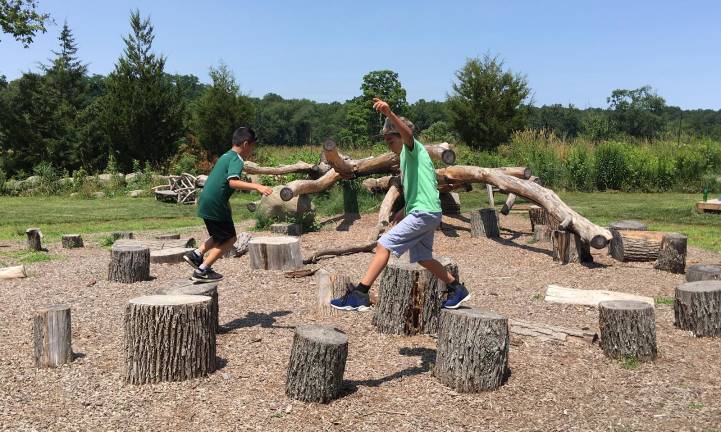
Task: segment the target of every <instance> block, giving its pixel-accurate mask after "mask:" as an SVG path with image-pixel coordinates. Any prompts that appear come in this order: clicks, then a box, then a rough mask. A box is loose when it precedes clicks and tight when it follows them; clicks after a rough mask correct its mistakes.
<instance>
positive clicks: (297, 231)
mask: <svg viewBox="0 0 721 432" xmlns="http://www.w3.org/2000/svg"><path fill="white" fill-rule="evenodd" d="M270 232H272V233H273V234H283V235H287V236H293V237H298V236H300V235H301V234H303V227H302V226H301V224H297V223H293V224H291V223H274V224H273V225H271V226H270Z"/></svg>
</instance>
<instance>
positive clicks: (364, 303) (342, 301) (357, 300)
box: [330, 285, 371, 312]
mask: <svg viewBox="0 0 721 432" xmlns="http://www.w3.org/2000/svg"><path fill="white" fill-rule="evenodd" d="M330 305H331V306H332V307H334V308H335V309H338V310H342V311H358V312H365V311H367V310H369V309H370V308H371V299H370V296H369V295H368V293H366V292H363V291H360V290H357V289H355V286H353V285H349V286H348V291H347V292H346V293H345V294H343V295H342V296H341V297H338V298H337V299H333V300H331V301H330Z"/></svg>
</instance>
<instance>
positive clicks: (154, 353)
mask: <svg viewBox="0 0 721 432" xmlns="http://www.w3.org/2000/svg"><path fill="white" fill-rule="evenodd" d="M215 368H216V364H215V325H214V323H213V318H212V299H211V298H210V297H206V296H197V295H152V296H144V297H138V298H134V299H132V300H130V301H129V302H128V305H127V307H126V308H125V371H124V373H125V381H126V382H128V383H130V384H147V383H157V382H161V381H183V380H187V379H191V378H196V377H200V376H204V375H207V374H208V373H211V372H213V371H214V370H215Z"/></svg>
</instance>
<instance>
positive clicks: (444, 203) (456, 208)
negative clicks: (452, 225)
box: [438, 192, 461, 215]
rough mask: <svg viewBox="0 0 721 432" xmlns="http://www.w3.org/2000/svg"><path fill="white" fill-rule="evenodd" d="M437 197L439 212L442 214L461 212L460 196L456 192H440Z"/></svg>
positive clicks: (457, 213)
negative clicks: (439, 206) (439, 202)
mask: <svg viewBox="0 0 721 432" xmlns="http://www.w3.org/2000/svg"><path fill="white" fill-rule="evenodd" d="M438 197H439V198H440V200H441V212H443V214H444V215H459V214H461V197H460V196H459V195H458V194H457V193H456V192H441V193H439V194H438Z"/></svg>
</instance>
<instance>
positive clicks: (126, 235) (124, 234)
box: [110, 231, 133, 240]
mask: <svg viewBox="0 0 721 432" xmlns="http://www.w3.org/2000/svg"><path fill="white" fill-rule="evenodd" d="M110 237H112V238H113V240H119V239H128V240H132V239H133V233H131V232H130V231H116V232H114V233H112V234H110Z"/></svg>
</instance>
